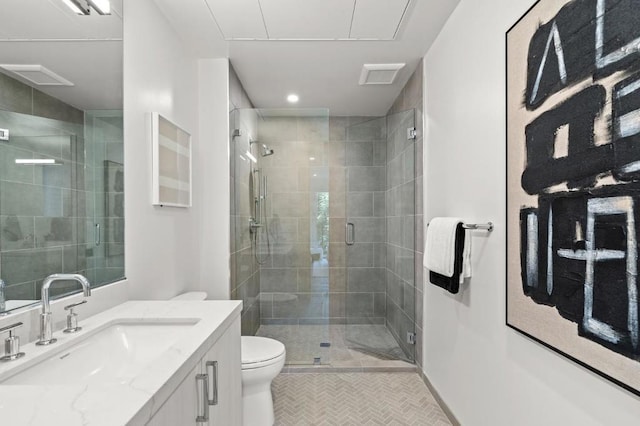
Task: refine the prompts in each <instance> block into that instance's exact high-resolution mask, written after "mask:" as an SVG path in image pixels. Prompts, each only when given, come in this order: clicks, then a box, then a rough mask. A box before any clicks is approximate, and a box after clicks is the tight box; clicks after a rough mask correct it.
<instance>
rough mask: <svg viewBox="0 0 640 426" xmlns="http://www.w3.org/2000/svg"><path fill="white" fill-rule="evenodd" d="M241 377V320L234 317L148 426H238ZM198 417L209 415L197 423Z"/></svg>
mask: <svg viewBox="0 0 640 426" xmlns="http://www.w3.org/2000/svg"><path fill="white" fill-rule="evenodd" d="M241 375H242V358H241V354H240V318H237V319H236V320H235V321H234V322H233V323H232V324H231V325H230V326H229V328H228V329H227V330H226V331H225V333H224V334H223V335H222V336H221V337H220V338H219V339H218V340H217V341H216V343H215V344H214V345H213V346H212V347H211V349H209V351H208V352H207V354H206V355H205V357H204V358H202V359H201V360H200V362H199V363H198V365H197V366H196V367H195V368H194V369H193V370H191V372H190V373H189V375H188V376H187V377H186V378H185V379H184V380H183V381H182V383H180V385H179V386H178V387H177V388H176V390H175V391H174V392H173V393H172V394H171V396H170V397H169V399H168V400H167V401H166V402H165V403H164V404H163V405H162V407H160V409H159V410H158V411H156V413H155V414H154V415H153V417H152V418H151V420H150V421H149V423H147V425H148V426H189V425H196V426H206V425H211V426H241V425H242V377H241ZM198 378H199V379H198ZM198 380H200V382H199V381H198ZM205 387H206V388H207V389H206V390H205ZM205 398H208V400H205ZM201 415H208V421H206V420H205V419H202V420H203V421H202V422H199V421H196V419H197V417H198V416H201Z"/></svg>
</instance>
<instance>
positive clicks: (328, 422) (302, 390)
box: [272, 373, 451, 426]
mask: <svg viewBox="0 0 640 426" xmlns="http://www.w3.org/2000/svg"><path fill="white" fill-rule="evenodd" d="M272 389H273V399H274V404H275V415H276V425H277V426H312V425H313V426H360V425H366V426H369V425H371V426H373V425H384V426H390V425H394V426H400V425H412V426H430V425H435V426H444V425H450V424H451V423H450V422H449V420H448V419H447V417H446V416H445V414H444V412H443V411H442V409H441V408H440V406H439V405H438V403H437V402H436V401H435V399H434V398H433V395H431V393H430V392H429V390H428V389H427V387H426V386H425V384H424V383H423V382H422V380H421V379H420V376H418V375H417V374H416V373H317V374H280V375H279V376H278V377H276V379H275V380H274V381H273V387H272Z"/></svg>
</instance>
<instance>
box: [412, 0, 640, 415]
mask: <svg viewBox="0 0 640 426" xmlns="http://www.w3.org/2000/svg"><path fill="white" fill-rule="evenodd" d="M533 3H534V1H533V0H487V1H482V2H480V1H477V0H462V1H461V2H460V4H459V5H458V8H457V9H456V10H455V12H454V13H453V15H452V16H451V18H450V20H449V22H448V23H447V24H446V26H445V27H444V29H443V31H442V33H441V34H440V36H439V37H438V39H437V40H436V42H435V44H434V45H433V47H432V48H431V49H430V51H429V52H428V53H427V55H426V57H425V75H426V80H425V111H426V115H427V118H426V124H427V127H426V129H425V179H426V182H425V190H426V194H425V199H426V201H425V203H426V209H425V218H426V220H429V218H431V217H434V216H462V217H465V218H468V219H469V220H474V221H487V220H492V221H493V222H494V223H495V224H496V229H495V231H494V232H493V233H492V234H491V235H486V234H483V233H479V232H475V233H473V235H474V238H473V244H474V246H473V278H472V280H471V283H470V286H469V288H467V289H465V290H464V292H463V293H462V294H461V295H457V296H453V295H449V294H447V293H445V292H444V291H442V290H441V289H439V288H437V287H435V286H433V285H429V284H426V288H425V301H424V306H425V308H424V309H425V315H424V330H425V338H424V360H423V362H424V364H423V365H424V372H425V374H426V375H427V377H428V378H429V380H430V381H431V382H432V384H433V385H434V386H435V388H436V389H437V390H438V392H439V393H440V395H441V396H442V398H443V399H444V401H445V402H446V403H447V405H448V406H449V407H450V408H451V410H452V411H453V413H454V414H455V415H456V417H457V418H458V420H460V421H461V423H462V424H464V425H516V424H517V425H543V424H544V425H559V424H580V425H581V426H586V425H601V424H609V425H631V424H634V425H635V424H638V418H639V416H640V399H639V398H637V397H635V396H633V395H632V394H630V393H628V392H626V391H624V390H622V389H621V388H619V387H617V386H615V385H613V384H611V383H609V382H608V381H606V380H605V379H602V378H600V377H599V376H597V375H595V374H593V373H591V372H589V371H587V370H586V369H584V368H581V367H579V366H577V365H576V364H574V363H572V362H571V361H569V360H567V359H565V358H563V357H562V356H560V355H558V354H556V353H555V352H553V351H551V350H548V349H546V348H545V347H543V346H541V345H539V344H537V343H534V342H533V341H531V340H529V339H527V338H526V337H524V336H522V335H520V334H518V333H516V332H515V331H513V330H511V329H509V328H507V327H506V326H505V256H506V253H505V41H504V40H505V32H506V30H507V29H508V28H509V27H510V26H511V25H512V24H513V23H515V22H516V20H517V19H518V18H519V17H520V16H521V15H522V14H523V13H524V12H525V11H526V10H527V9H528V8H529V7H530V6H531V5H532V4H533ZM638 374H640V368H639V369H638Z"/></svg>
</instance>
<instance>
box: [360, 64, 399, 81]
mask: <svg viewBox="0 0 640 426" xmlns="http://www.w3.org/2000/svg"><path fill="white" fill-rule="evenodd" d="M404 65H405V64H364V65H363V66H362V72H361V73H360V84H361V85H365V84H393V82H394V81H395V79H396V76H397V75H398V71H400V70H401V69H402V68H403V67H404Z"/></svg>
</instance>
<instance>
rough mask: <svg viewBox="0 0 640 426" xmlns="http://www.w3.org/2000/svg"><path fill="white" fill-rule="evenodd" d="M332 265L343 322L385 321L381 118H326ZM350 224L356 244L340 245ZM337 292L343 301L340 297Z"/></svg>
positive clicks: (383, 131)
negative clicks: (331, 194) (331, 191)
mask: <svg viewBox="0 0 640 426" xmlns="http://www.w3.org/2000/svg"><path fill="white" fill-rule="evenodd" d="M330 146H331V149H332V153H333V154H334V155H333V156H332V169H331V172H332V178H333V182H332V183H333V184H334V185H335V188H334V189H335V191H336V192H335V195H336V197H335V198H336V199H337V203H336V204H335V205H332V207H333V209H332V212H331V214H332V221H331V225H332V231H333V233H332V240H331V241H332V243H333V244H334V245H335V246H336V247H335V249H336V251H337V252H338V256H336V258H335V262H332V263H331V266H332V272H333V274H332V279H333V280H334V284H335V287H336V288H337V289H339V290H340V291H344V293H343V294H341V295H339V296H337V297H336V299H337V302H338V307H339V308H342V304H344V311H343V312H341V314H344V317H342V318H341V322H342V321H344V322H345V323H347V324H384V323H385V310H386V307H385V300H386V296H385V291H386V290H385V270H384V268H385V265H386V249H385V244H384V243H385V238H386V234H385V229H386V223H385V217H386V207H387V203H386V198H385V184H386V167H385V164H386V158H387V152H386V151H387V150H386V120H385V118H384V117H380V118H376V117H334V118H332V121H331V142H330ZM347 220H348V221H349V222H350V223H353V225H354V227H355V244H353V245H349V246H345V224H346V221H347ZM340 296H342V297H343V298H344V302H343V301H342V300H341V297H340Z"/></svg>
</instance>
